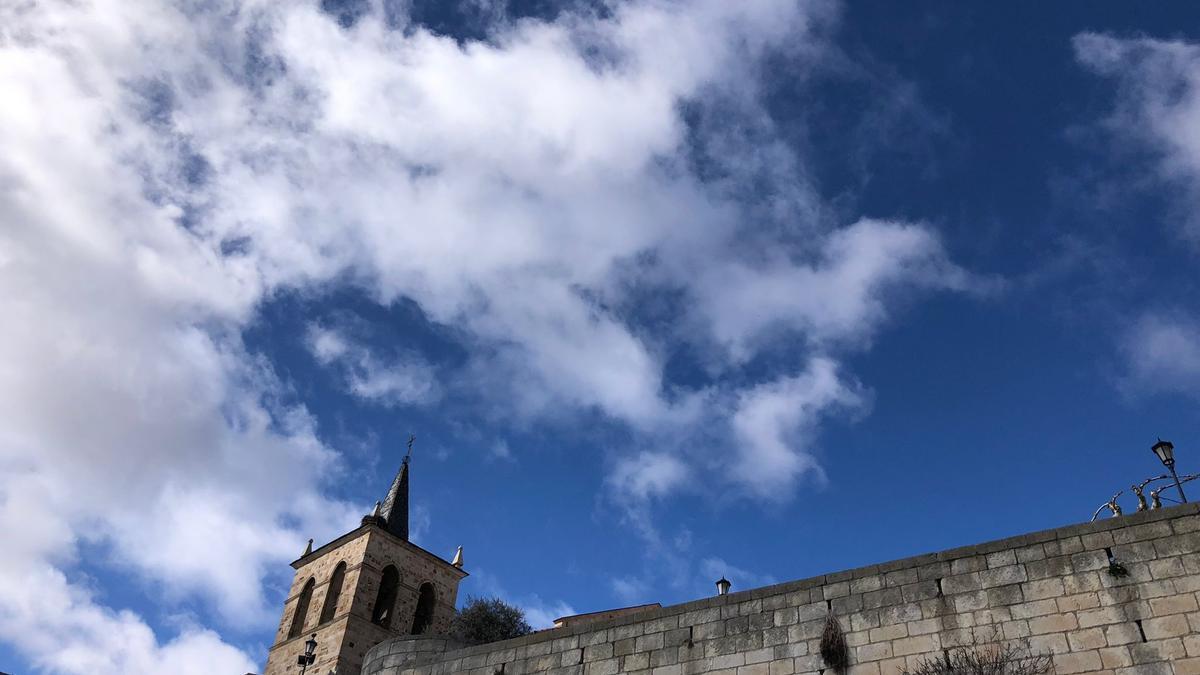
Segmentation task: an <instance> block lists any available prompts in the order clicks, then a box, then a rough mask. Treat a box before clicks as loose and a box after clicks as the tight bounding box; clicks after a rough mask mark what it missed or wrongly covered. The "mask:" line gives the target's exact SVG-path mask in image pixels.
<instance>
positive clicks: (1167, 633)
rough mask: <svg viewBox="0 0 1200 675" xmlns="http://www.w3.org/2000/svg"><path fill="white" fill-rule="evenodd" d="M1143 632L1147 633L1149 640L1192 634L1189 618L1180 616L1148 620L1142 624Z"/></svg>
mask: <svg viewBox="0 0 1200 675" xmlns="http://www.w3.org/2000/svg"><path fill="white" fill-rule="evenodd" d="M1142 630H1143V631H1145V633H1146V639H1147V640H1160V639H1163V638H1172V637H1177V636H1180V635H1187V634H1188V633H1189V632H1190V628H1189V627H1188V622H1187V617H1185V616H1183V615H1180V614H1175V615H1172V616H1164V617H1161V618H1157V619H1146V620H1145V621H1143V622H1142Z"/></svg>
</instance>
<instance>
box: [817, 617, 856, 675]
mask: <svg viewBox="0 0 1200 675" xmlns="http://www.w3.org/2000/svg"><path fill="white" fill-rule="evenodd" d="M821 658H822V659H824V660H825V665H827V666H829V667H830V668H832V669H833V670H834V672H837V673H841V672H844V671H845V670H846V667H847V666H849V665H850V648H849V647H847V646H846V634H845V632H843V631H842V624H840V623H838V620H837V617H835V616H834V615H832V614H830V615H829V616H827V617H826V618H825V630H823V631H821Z"/></svg>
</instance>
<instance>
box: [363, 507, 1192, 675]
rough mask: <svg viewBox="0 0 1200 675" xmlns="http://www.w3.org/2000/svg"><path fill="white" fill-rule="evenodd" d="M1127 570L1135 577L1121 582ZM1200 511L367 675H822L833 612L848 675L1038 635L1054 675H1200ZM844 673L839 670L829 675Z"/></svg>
mask: <svg viewBox="0 0 1200 675" xmlns="http://www.w3.org/2000/svg"><path fill="white" fill-rule="evenodd" d="M1114 560H1115V561H1116V562H1117V563H1120V566H1121V567H1123V568H1124V571H1125V572H1126V573H1125V574H1124V575H1123V576H1122V575H1119V574H1113V573H1112V572H1110V567H1111V561H1114ZM1198 600H1200V515H1198V507H1197V505H1194V504H1193V505H1186V506H1180V507H1175V508H1171V509H1163V510H1158V511H1148V512H1143V513H1137V514H1133V515H1129V516H1125V517H1122V518H1112V519H1107V520H1103V521H1100V522H1096V523H1088V524H1084V525H1074V526H1070V527H1064V528H1060V529H1056V530H1047V531H1044V532H1037V533H1034V534H1027V535H1024V536H1019V537H1012V538H1009V539H1003V540H1000V541H994V542H990V543H987V544H981V545H978V546H967V547H963V548H956V549H952V550H949V551H943V552H941V553H931V554H927V555H922V556H917V557H913V558H906V559H904V560H897V561H893V562H889V563H884V564H881V565H872V566H870V567H863V568H860V569H855V570H848V571H845V572H837V573H834V574H827V575H824V576H820V577H814V578H811V579H803V580H800V581H793V582H788V583H783V584H779V585H775V586H768V587H765V588H758V589H753V590H749V591H743V592H739V593H731V594H729V595H727V596H724V597H712V598H707V599H703V600H697V601H695V602H689V603H685V604H681V605H675V606H672V607H664V608H661V609H657V610H651V611H649V612H646V613H644V614H639V615H636V616H634V617H624V618H621V619H614V620H612V621H606V622H603V623H596V624H590V625H587V626H581V627H578V628H561V629H554V630H548V631H542V632H539V633H535V634H533V635H529V636H526V637H523V638H518V639H515V640H508V641H505V642H498V643H494V644H489V645H482V646H478V647H471V648H466V649H457V650H453V651H447V652H445V653H442V654H438V655H436V656H428V655H422V656H421V657H418V658H413V656H412V654H411V649H409V648H408V647H407V645H405V643H404V641H403V640H394V641H388V642H384V643H382V644H380V645H377V646H376V647H374V648H372V649H371V650H370V651H369V652H368V653H367V654H366V656H365V659H364V666H363V671H362V672H363V675H440V674H444V673H470V674H471V675H485V674H486V675H494V674H496V673H501V674H503V675H523V674H525V673H548V674H552V675H612V674H613V673H639V674H645V675H686V674H688V673H720V674H721V675H791V674H793V673H824V671H825V670H826V669H827V668H826V665H825V663H824V662H823V661H822V659H821V656H820V654H819V649H818V645H819V643H820V637H821V631H822V628H823V627H824V625H825V621H826V617H827V615H829V614H832V615H833V616H835V617H836V618H837V620H838V621H839V622H840V623H841V626H842V627H843V629H844V631H845V637H846V642H847V644H848V646H849V653H850V662H851V666H850V669H849V671H848V672H849V673H850V675H892V674H893V673H900V672H903V671H904V669H905V668H911V667H913V666H915V665H916V663H917V662H918V661H919V660H920V659H922V658H929V657H932V658H939V657H942V655H943V654H944V651H943V650H947V649H953V648H954V647H956V646H958V645H964V644H972V643H975V644H980V643H983V644H986V643H990V642H997V641H1009V642H1012V641H1022V640H1027V641H1028V644H1029V646H1030V647H1032V649H1033V650H1034V651H1037V652H1042V653H1045V654H1049V655H1051V656H1052V658H1053V664H1054V672H1056V673H1059V674H1060V675H1068V674H1071V673H1113V674H1114V675H1135V674H1136V675H1145V674H1174V675H1185V674H1192V675H1200V607H1198ZM829 675H832V671H830V674H829Z"/></svg>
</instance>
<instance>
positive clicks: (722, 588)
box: [717, 577, 733, 595]
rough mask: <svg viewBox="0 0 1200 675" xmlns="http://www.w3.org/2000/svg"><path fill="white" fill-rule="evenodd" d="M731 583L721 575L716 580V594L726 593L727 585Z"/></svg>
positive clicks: (727, 591)
mask: <svg viewBox="0 0 1200 675" xmlns="http://www.w3.org/2000/svg"><path fill="white" fill-rule="evenodd" d="M732 585H733V584H731V583H729V580H728V579H726V578H725V577H721V578H720V579H718V580H717V595H728V594H729V587H730V586H732Z"/></svg>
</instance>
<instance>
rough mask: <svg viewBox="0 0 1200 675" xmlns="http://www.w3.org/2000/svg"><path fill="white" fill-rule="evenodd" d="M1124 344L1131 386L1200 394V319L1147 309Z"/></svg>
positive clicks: (1127, 380) (1144, 390)
mask: <svg viewBox="0 0 1200 675" xmlns="http://www.w3.org/2000/svg"><path fill="white" fill-rule="evenodd" d="M1121 347H1122V351H1123V352H1124V354H1125V357H1126V361H1127V363H1128V368H1129V370H1128V372H1127V373H1126V374H1125V385H1126V386H1127V387H1130V388H1132V389H1134V390H1136V391H1143V392H1166V393H1184V394H1193V395H1197V396H1200V322H1198V321H1196V320H1195V319H1193V318H1191V317H1189V316H1187V315H1186V314H1182V313H1174V314H1172V313H1147V314H1144V315H1143V316H1141V317H1140V318H1139V319H1138V321H1137V323H1136V324H1134V325H1133V327H1132V328H1131V329H1130V330H1129V331H1128V332H1127V333H1126V335H1125V336H1124V340H1123V342H1122V345H1121Z"/></svg>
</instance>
